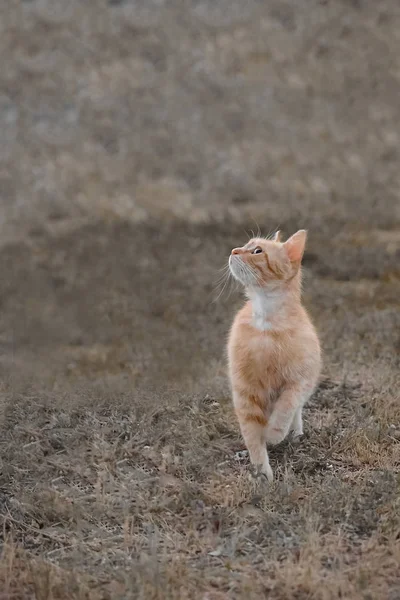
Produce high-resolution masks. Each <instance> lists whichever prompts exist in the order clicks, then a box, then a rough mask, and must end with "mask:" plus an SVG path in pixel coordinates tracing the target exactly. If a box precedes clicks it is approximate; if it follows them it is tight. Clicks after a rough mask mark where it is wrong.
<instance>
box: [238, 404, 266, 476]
mask: <svg viewBox="0 0 400 600" xmlns="http://www.w3.org/2000/svg"><path fill="white" fill-rule="evenodd" d="M233 401H234V406H235V411H236V415H237V418H238V421H239V426H240V431H241V433H242V436H243V439H244V442H245V444H246V448H247V450H248V451H249V456H250V462H251V464H252V465H253V467H254V469H255V475H256V476H258V475H264V476H265V477H266V478H267V479H268V481H273V479H274V475H273V472H272V469H271V465H270V464H269V458H268V452H267V446H266V443H267V424H268V422H267V419H266V416H265V413H264V411H263V409H262V408H261V407H260V406H259V405H258V404H257V403H256V402H255V401H254V396H250V397H249V398H246V397H244V396H243V395H239V394H237V393H234V394H233Z"/></svg>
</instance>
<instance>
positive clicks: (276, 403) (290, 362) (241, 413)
mask: <svg viewBox="0 0 400 600" xmlns="http://www.w3.org/2000/svg"><path fill="white" fill-rule="evenodd" d="M306 239H307V232H306V231H305V230H300V231H298V232H297V233H295V234H294V235H292V237H290V238H289V239H288V240H287V241H286V242H284V243H283V242H282V241H281V234H280V232H279V231H278V232H277V233H276V234H275V236H274V237H273V238H272V239H265V238H261V237H256V238H253V239H251V240H250V241H249V242H248V243H247V244H246V245H245V246H243V247H241V248H234V249H233V250H232V252H231V255H230V257H229V269H230V272H231V274H232V275H233V277H234V278H235V279H236V280H237V281H239V282H240V283H241V284H242V285H243V286H244V288H245V291H246V295H247V297H248V301H247V302H246V304H245V305H244V306H243V308H241V309H240V310H239V312H238V313H237V315H236V317H235V319H234V321H233V324H232V328H231V330H230V334H229V340H228V367H229V378H230V383H231V388H232V397H233V405H234V408H235V412H236V416H237V419H238V421H239V426H240V430H241V433H242V436H243V439H244V441H245V444H246V447H247V449H248V451H249V456H250V461H251V463H252V465H253V466H254V467H253V468H254V469H255V470H256V474H257V475H262V476H265V477H266V478H267V480H268V481H272V480H273V472H272V469H271V466H270V463H269V459H268V452H267V444H271V445H275V444H279V443H280V442H281V441H282V440H284V439H285V438H286V436H287V435H288V433H289V432H290V431H292V433H293V436H294V438H299V437H300V436H301V435H302V434H303V419H302V409H303V406H304V403H305V402H306V401H307V400H308V399H309V397H310V396H311V394H312V393H313V391H314V390H315V387H316V385H317V382H318V378H319V374H320V370H321V350H320V344H319V340H318V335H317V332H316V330H315V328H314V326H313V324H312V322H311V320H310V318H309V316H308V314H307V312H306V310H305V309H304V307H303V306H302V304H301V261H302V258H303V253H304V249H305V244H306Z"/></svg>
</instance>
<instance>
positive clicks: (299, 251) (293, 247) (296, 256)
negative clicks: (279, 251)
mask: <svg viewBox="0 0 400 600" xmlns="http://www.w3.org/2000/svg"><path fill="white" fill-rule="evenodd" d="M306 240H307V231H306V230H305V229H300V230H299V231H297V233H294V234H293V235H292V237H290V238H289V239H288V240H287V241H286V242H285V243H284V244H283V247H284V248H285V249H286V252H287V255H288V257H289V260H290V262H292V263H297V262H301V259H302V258H303V254H304V249H305V247H306Z"/></svg>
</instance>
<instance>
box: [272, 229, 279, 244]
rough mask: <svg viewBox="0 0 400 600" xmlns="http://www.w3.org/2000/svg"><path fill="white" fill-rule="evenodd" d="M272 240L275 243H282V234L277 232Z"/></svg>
mask: <svg viewBox="0 0 400 600" xmlns="http://www.w3.org/2000/svg"><path fill="white" fill-rule="evenodd" d="M272 239H273V241H274V242H280V241H281V232H280V231H277V232H276V233H275V235H274V237H273V238H272Z"/></svg>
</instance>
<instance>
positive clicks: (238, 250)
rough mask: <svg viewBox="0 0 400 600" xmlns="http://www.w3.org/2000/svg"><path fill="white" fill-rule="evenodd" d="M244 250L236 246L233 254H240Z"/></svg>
mask: <svg viewBox="0 0 400 600" xmlns="http://www.w3.org/2000/svg"><path fill="white" fill-rule="evenodd" d="M241 252H242V249H241V248H234V249H233V250H232V252H231V254H240V253H241Z"/></svg>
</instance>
